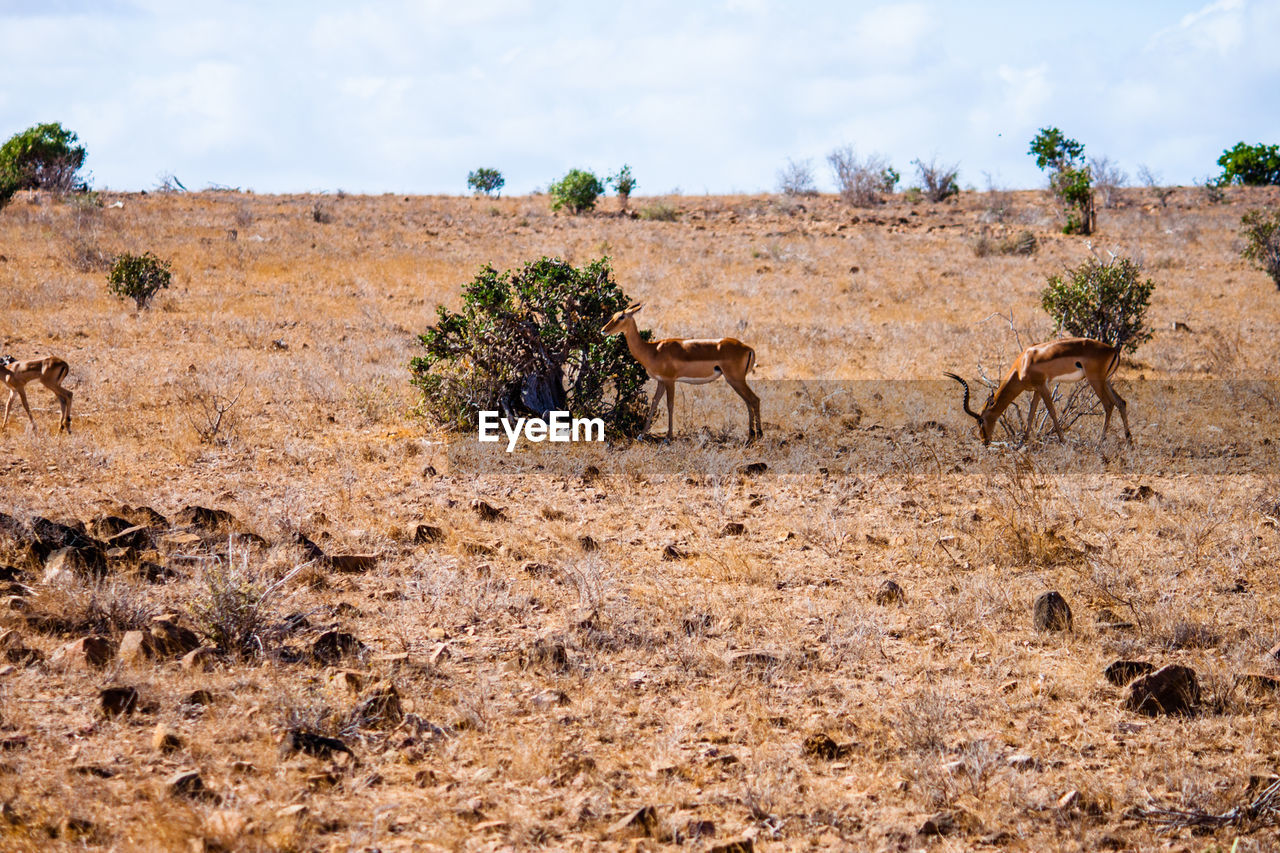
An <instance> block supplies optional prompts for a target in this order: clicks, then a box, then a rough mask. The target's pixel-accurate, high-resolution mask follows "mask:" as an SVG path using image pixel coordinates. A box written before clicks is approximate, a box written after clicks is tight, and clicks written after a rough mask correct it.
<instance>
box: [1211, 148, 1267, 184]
mask: <svg viewBox="0 0 1280 853" xmlns="http://www.w3.org/2000/svg"><path fill="white" fill-rule="evenodd" d="M1218 165H1219V166H1221V167H1222V174H1221V175H1220V176H1219V177H1218V183H1219V184H1243V185H1245V186H1250V187H1261V186H1275V185H1278V184H1280V145H1263V144H1262V143H1261V142H1259V143H1258V144H1257V145H1245V144H1244V143H1243V142H1237V143H1236V144H1235V145H1234V146H1233V147H1231V148H1228V149H1227V150H1226V151H1223V152H1222V156H1221V157H1219V158H1218Z"/></svg>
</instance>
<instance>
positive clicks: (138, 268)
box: [107, 252, 172, 311]
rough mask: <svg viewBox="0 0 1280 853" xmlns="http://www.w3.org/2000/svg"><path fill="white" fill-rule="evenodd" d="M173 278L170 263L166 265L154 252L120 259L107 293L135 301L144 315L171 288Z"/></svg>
mask: <svg viewBox="0 0 1280 853" xmlns="http://www.w3.org/2000/svg"><path fill="white" fill-rule="evenodd" d="M171 278H172V273H171V272H170V268H169V262H168V261H162V260H160V259H159V258H157V257H156V256H155V255H153V254H151V253H150V252H144V253H143V254H141V255H131V254H129V253H128V252H125V253H124V254H122V255H120V256H118V257H117V258H116V259H115V260H114V261H113V262H112V264H111V272H109V273H107V292H108V293H110V294H112V295H113V296H116V297H118V298H120V299H132V300H133V301H134V304H135V305H137V307H138V310H139V311H141V310H143V309H144V308H147V307H148V306H150V304H151V300H152V298H153V297H154V296H155V295H156V293H158V292H159V291H160V290H161V289H164V288H167V287H168V286H169V280H170V279H171Z"/></svg>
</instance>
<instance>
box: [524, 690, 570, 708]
mask: <svg viewBox="0 0 1280 853" xmlns="http://www.w3.org/2000/svg"><path fill="white" fill-rule="evenodd" d="M529 702H530V703H531V704H532V705H533V707H535V708H539V709H542V710H546V709H547V708H556V707H559V706H563V705H568V704H569V694H568V693H565V692H564V691H563V690H555V689H548V690H543V691H541V692H540V693H535V694H534V695H533V698H532V699H530V700H529Z"/></svg>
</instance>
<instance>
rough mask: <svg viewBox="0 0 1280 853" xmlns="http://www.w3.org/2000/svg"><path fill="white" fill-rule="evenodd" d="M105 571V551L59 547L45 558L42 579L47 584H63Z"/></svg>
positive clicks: (104, 572)
mask: <svg viewBox="0 0 1280 853" xmlns="http://www.w3.org/2000/svg"><path fill="white" fill-rule="evenodd" d="M106 572H107V556H106V554H105V552H103V551H95V550H91V549H82V548H59V549H58V550H56V551H53V552H51V553H50V554H49V556H48V557H47V558H46V559H45V561H44V577H43V578H42V580H43V581H44V583H45V584H47V585H49V586H65V585H66V584H68V583H71V582H73V581H75V580H78V579H81V578H98V577H102V576H103V575H104V574H106Z"/></svg>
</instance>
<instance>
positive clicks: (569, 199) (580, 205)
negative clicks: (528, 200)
mask: <svg viewBox="0 0 1280 853" xmlns="http://www.w3.org/2000/svg"><path fill="white" fill-rule="evenodd" d="M547 192H549V193H550V194H551V199H552V201H551V209H552V210H559V209H560V208H562V207H567V208H569V212H570V213H575V214H577V213H581V212H582V211H584V210H591V209H593V208H594V207H595V206H596V199H597V198H599V196H600V194H601V193H603V192H604V184H602V183H600V179H599V178H597V177H596V176H595V174H594V173H592V172H587V171H585V170H583V169H570V170H569V174H567V175H565V176H564V177H563V178H561V179H560V180H558V181H556V182H555V183H554V184H552V185H551V186H550V187H548V188H547ZM622 307H623V308H625V307H626V306H625V305H624V306H622ZM618 310H619V311H621V310H622V309H621V308H619V309H618ZM606 319H607V318H606Z"/></svg>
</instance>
